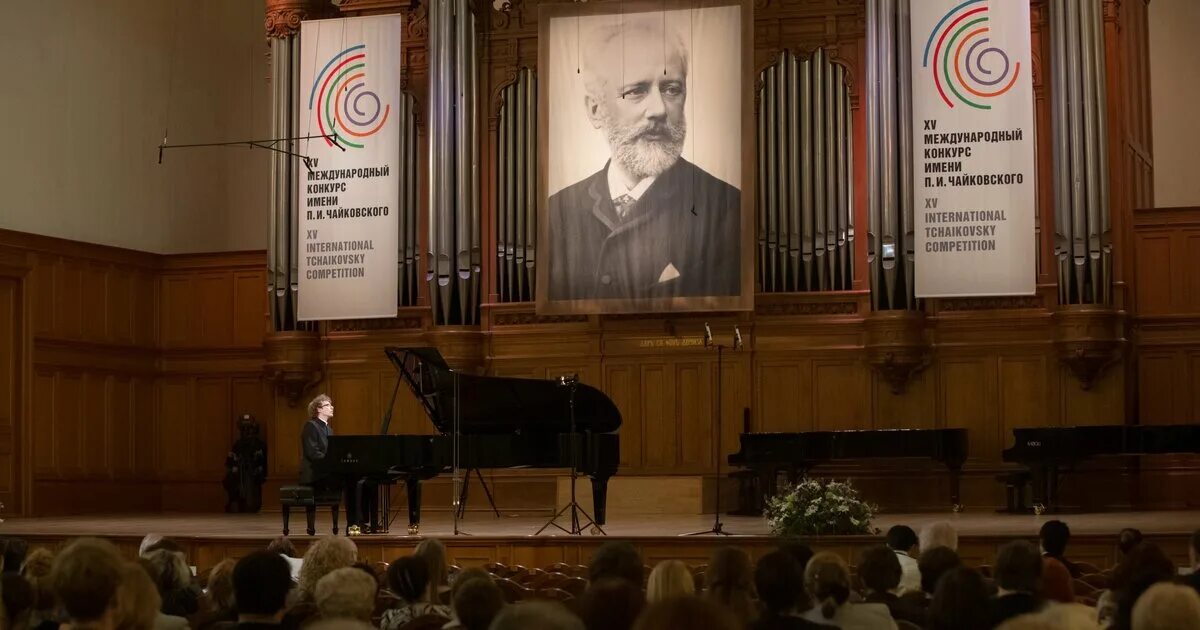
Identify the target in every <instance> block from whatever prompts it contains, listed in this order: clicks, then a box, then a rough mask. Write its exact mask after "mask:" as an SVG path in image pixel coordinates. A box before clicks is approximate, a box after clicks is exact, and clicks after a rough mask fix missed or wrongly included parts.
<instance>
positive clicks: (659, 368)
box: [634, 359, 678, 471]
mask: <svg viewBox="0 0 1200 630" xmlns="http://www.w3.org/2000/svg"><path fill="white" fill-rule="evenodd" d="M635 369H640V372H641V374H640V378H639V379H638V380H639V381H640V385H641V391H640V394H641V395H640V396H638V398H637V405H638V417H639V419H640V420H641V422H640V427H639V428H640V429H641V432H642V435H641V438H642V459H641V461H638V462H634V466H635V467H642V468H646V469H657V470H659V471H671V470H673V469H674V467H675V465H676V463H677V460H676V455H677V450H676V449H677V447H676V440H677V439H678V434H677V432H676V428H677V425H676V417H675V409H674V407H675V405H674V402H675V395H674V394H675V373H674V371H673V370H671V369H669V366H668V365H666V364H665V363H664V362H660V361H653V362H651V360H650V359H646V360H643V361H642V362H641V364H640V365H639V366H637V367H636V368H635Z"/></svg>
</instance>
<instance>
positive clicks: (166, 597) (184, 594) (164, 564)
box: [143, 541, 200, 617]
mask: <svg viewBox="0 0 1200 630" xmlns="http://www.w3.org/2000/svg"><path fill="white" fill-rule="evenodd" d="M159 544H160V545H161V544H162V542H161V541H160V542H159ZM143 560H144V561H145V562H144V564H143V566H145V567H146V569H147V570H148V571H150V577H151V578H152V579H153V580H154V585H155V586H156V587H158V594H159V596H160V597H162V612H163V614H165V615H174V616H176V617H190V616H191V615H194V614H196V612H198V611H199V610H200V589H199V587H197V586H196V585H195V584H193V583H192V571H191V569H189V568H188V565H187V561H186V560H184V559H183V554H182V553H179V552H175V551H171V550H169V549H166V548H162V547H159V548H156V549H152V550H151V551H148V552H147V553H146V555H145V556H143Z"/></svg>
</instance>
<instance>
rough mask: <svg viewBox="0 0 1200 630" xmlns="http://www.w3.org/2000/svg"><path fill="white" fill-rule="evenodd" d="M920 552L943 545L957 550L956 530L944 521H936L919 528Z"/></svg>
mask: <svg viewBox="0 0 1200 630" xmlns="http://www.w3.org/2000/svg"><path fill="white" fill-rule="evenodd" d="M920 539H921V543H920V552H921V553H925V552H926V551H929V550H930V549H933V548H934V547H945V548H947V549H949V550H951V551H958V530H957V529H955V528H954V526H953V525H951V524H950V523H948V522H946V521H937V522H935V523H930V524H928V525H926V526H925V527H922V528H921V536H920Z"/></svg>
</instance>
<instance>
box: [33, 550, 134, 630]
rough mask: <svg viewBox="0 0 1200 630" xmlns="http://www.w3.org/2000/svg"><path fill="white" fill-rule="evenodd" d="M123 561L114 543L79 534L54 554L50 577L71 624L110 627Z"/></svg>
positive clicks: (71, 625)
mask: <svg viewBox="0 0 1200 630" xmlns="http://www.w3.org/2000/svg"><path fill="white" fill-rule="evenodd" d="M123 572H124V563H123V562H122V560H121V555H120V552H118V551H117V548H116V547H114V546H113V544H112V543H110V542H108V541H106V540H100V539H97V538H79V539H76V540H74V541H72V542H71V543H70V544H68V545H67V546H66V548H64V549H63V550H62V551H61V552H59V554H58V556H57V557H56V558H54V566H53V568H52V569H51V572H50V580H51V583H52V584H53V585H54V586H53V588H54V592H55V593H56V594H57V595H58V600H59V603H60V604H61V605H62V607H63V611H64V612H65V613H66V616H67V618H68V620H69V621H68V626H69V627H70V628H83V627H90V628H111V627H112V626H113V612H114V610H115V608H116V607H115V605H114V604H115V599H116V594H117V588H118V587H119V586H120V585H121V579H122V577H123Z"/></svg>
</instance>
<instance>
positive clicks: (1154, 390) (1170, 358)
mask: <svg viewBox="0 0 1200 630" xmlns="http://www.w3.org/2000/svg"><path fill="white" fill-rule="evenodd" d="M1183 355H1184V353H1183V352H1181V351H1169V350H1156V351H1153V352H1142V353H1141V355H1140V356H1139V357H1138V366H1137V370H1138V420H1139V422H1141V423H1142V424H1160V423H1163V422H1164V421H1169V419H1171V418H1175V417H1178V416H1179V415H1180V414H1179V412H1180V411H1181V408H1180V406H1179V404H1178V403H1177V399H1178V398H1179V397H1180V395H1182V396H1192V395H1194V393H1193V392H1194V391H1196V389H1197V388H1195V387H1179V384H1177V383H1176V375H1177V374H1179V372H1180V369H1179V368H1180V364H1181V363H1182V359H1183V358H1184V356H1183Z"/></svg>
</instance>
